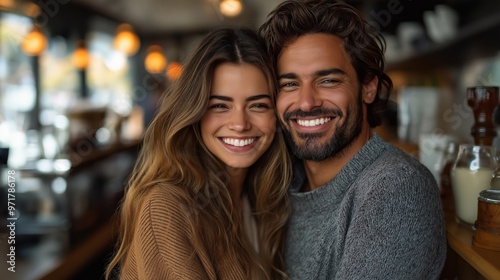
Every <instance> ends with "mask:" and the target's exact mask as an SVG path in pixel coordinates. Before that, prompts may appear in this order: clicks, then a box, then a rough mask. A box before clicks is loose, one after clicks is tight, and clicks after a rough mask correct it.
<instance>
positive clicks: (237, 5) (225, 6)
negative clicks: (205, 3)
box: [219, 0, 243, 17]
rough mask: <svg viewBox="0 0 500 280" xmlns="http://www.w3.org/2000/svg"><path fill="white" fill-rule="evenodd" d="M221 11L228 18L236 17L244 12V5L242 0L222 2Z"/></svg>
mask: <svg viewBox="0 0 500 280" xmlns="http://www.w3.org/2000/svg"><path fill="white" fill-rule="evenodd" d="M219 10H220V12H221V13H222V14H223V15H224V16H226V17H235V16H237V15H239V14H240V13H241V11H242V10H243V4H242V3H241V1H240V0H221V1H220V3H219Z"/></svg>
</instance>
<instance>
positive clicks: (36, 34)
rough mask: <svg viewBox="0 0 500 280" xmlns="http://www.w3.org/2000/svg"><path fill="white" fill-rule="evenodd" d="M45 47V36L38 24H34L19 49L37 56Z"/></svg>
mask: <svg viewBox="0 0 500 280" xmlns="http://www.w3.org/2000/svg"><path fill="white" fill-rule="evenodd" d="M46 48H47V38H45V35H43V33H42V31H41V28H40V26H39V25H38V24H34V25H33V28H32V29H31V31H30V32H29V33H28V34H27V35H26V37H24V39H23V41H22V42H21V49H22V50H23V52H24V53H26V54H27V55H32V56H38V55H40V54H41V53H42V52H43V51H44V50H45V49H46Z"/></svg>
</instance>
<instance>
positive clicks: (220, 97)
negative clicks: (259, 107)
mask: <svg viewBox="0 0 500 280" xmlns="http://www.w3.org/2000/svg"><path fill="white" fill-rule="evenodd" d="M263 98H268V99H271V96H270V95H269V94H259V95H253V96H250V97H248V98H247V99H245V100H246V101H255V100H259V99H263ZM209 99H210V100H211V99H218V100H222V101H234V99H233V98H232V97H229V96H224V95H211V96H210V97H209Z"/></svg>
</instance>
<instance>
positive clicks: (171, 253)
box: [107, 29, 291, 280]
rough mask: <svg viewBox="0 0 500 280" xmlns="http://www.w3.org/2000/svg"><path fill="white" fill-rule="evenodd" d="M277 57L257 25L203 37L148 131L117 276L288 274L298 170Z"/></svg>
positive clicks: (125, 211)
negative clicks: (281, 102)
mask: <svg viewBox="0 0 500 280" xmlns="http://www.w3.org/2000/svg"><path fill="white" fill-rule="evenodd" d="M268 61H269V58H268V56H267V54H266V52H265V48H264V44H263V42H262V41H261V39H260V38H259V37H258V36H257V35H256V33H255V32H254V31H251V30H248V29H238V30H233V29H218V30H215V31H213V32H211V33H210V34H208V35H207V36H206V37H205V38H204V39H203V40H202V41H201V43H200V45H199V46H198V48H197V49H196V50H195V51H194V53H193V54H192V56H191V57H190V59H189V60H188V62H187V63H186V64H185V68H184V71H183V72H182V74H181V76H180V78H179V80H177V84H175V85H174V86H173V87H171V91H170V92H169V93H168V94H165V95H164V96H165V99H164V100H163V102H162V104H161V106H160V109H159V112H158V113H157V115H156V117H155V119H154V120H153V122H152V124H151V125H150V126H149V128H148V130H147V132H146V135H145V138H144V144H143V146H142V150H141V154H140V157H139V160H138V162H137V165H136V167H135V170H134V172H133V174H132V177H131V179H130V182H129V185H128V188H127V191H126V195H125V200H124V202H123V206H122V208H121V231H120V233H121V238H120V244H119V248H118V251H117V253H116V256H115V258H114V259H113V260H112V262H111V264H110V266H109V269H108V274H107V276H108V278H109V277H110V276H111V274H112V270H113V268H114V267H116V266H118V268H119V270H120V277H121V279H173V278H183V279H184V278H185V279H231V280H232V279H284V278H286V275H285V273H284V268H283V257H282V249H283V246H284V242H283V236H284V233H283V232H284V226H285V224H286V221H287V218H288V215H289V212H290V207H289V201H288V196H287V187H288V184H289V182H290V177H291V167H290V163H289V158H288V154H287V151H286V146H285V143H284V139H283V136H282V135H281V134H280V133H276V116H275V110H274V103H275V96H276V88H277V87H276V84H275V78H274V76H273V75H272V74H273V73H274V69H272V66H270V64H269V63H268Z"/></svg>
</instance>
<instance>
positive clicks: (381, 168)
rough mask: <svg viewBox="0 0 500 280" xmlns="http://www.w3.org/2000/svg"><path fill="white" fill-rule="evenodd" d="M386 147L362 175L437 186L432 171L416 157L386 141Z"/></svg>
mask: <svg viewBox="0 0 500 280" xmlns="http://www.w3.org/2000/svg"><path fill="white" fill-rule="evenodd" d="M386 147H387V148H386V149H385V150H384V152H382V153H381V154H380V156H379V157H378V158H377V159H376V160H375V161H374V162H373V163H372V164H370V165H369V166H368V167H367V168H366V169H365V170H364V172H363V174H362V176H371V177H372V178H373V179H375V178H379V179H383V180H389V181H392V182H394V183H395V184H396V183H397V182H400V181H403V182H406V181H412V182H413V183H421V184H424V185H430V186H432V187H437V186H436V182H435V180H434V177H433V175H432V173H431V172H430V171H429V169H427V167H425V166H424V165H423V164H422V163H421V162H420V161H418V160H417V159H416V158H414V157H412V156H410V155H409V154H407V153H405V152H403V151H402V150H400V149H398V148H397V147H395V146H394V145H392V144H390V143H386Z"/></svg>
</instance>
